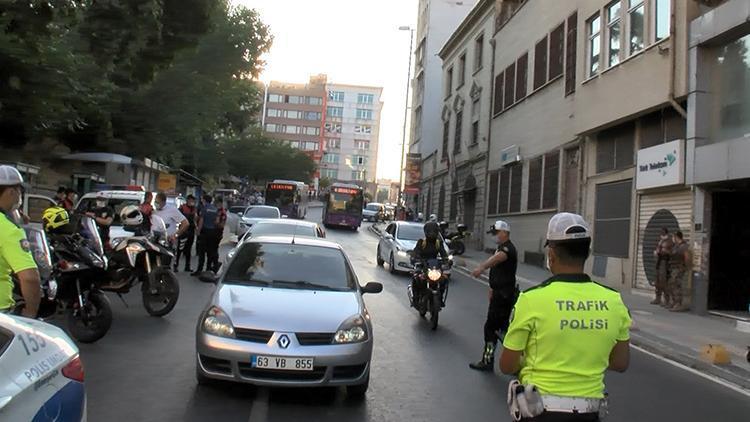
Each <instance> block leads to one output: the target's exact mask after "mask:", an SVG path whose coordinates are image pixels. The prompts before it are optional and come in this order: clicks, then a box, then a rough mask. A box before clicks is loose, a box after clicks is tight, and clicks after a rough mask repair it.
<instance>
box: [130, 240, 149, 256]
mask: <svg viewBox="0 0 750 422" xmlns="http://www.w3.org/2000/svg"><path fill="white" fill-rule="evenodd" d="M125 250H126V251H127V252H128V254H132V255H138V254H139V253H141V252H143V251H145V250H146V248H144V247H143V245H141V244H140V243H131V244H130V245H128V247H127V248H125Z"/></svg>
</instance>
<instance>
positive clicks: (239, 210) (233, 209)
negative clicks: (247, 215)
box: [229, 207, 245, 214]
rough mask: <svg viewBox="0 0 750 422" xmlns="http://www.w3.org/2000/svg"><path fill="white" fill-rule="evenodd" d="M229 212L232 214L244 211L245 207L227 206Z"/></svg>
mask: <svg viewBox="0 0 750 422" xmlns="http://www.w3.org/2000/svg"><path fill="white" fill-rule="evenodd" d="M229 212H231V213H232V214H239V213H241V212H242V213H244V212H245V207H229Z"/></svg>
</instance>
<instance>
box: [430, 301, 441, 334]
mask: <svg viewBox="0 0 750 422" xmlns="http://www.w3.org/2000/svg"><path fill="white" fill-rule="evenodd" d="M440 302H441V300H440V296H438V295H433V296H432V298H431V300H430V326H431V327H432V330H433V331H434V330H437V327H438V316H439V315H440V308H441V307H442V306H441V305H442V304H441V303H440Z"/></svg>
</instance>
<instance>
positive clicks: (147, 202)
mask: <svg viewBox="0 0 750 422" xmlns="http://www.w3.org/2000/svg"><path fill="white" fill-rule="evenodd" d="M153 200H154V196H153V194H152V193H151V192H146V195H145V196H144V197H143V202H141V205H140V206H139V209H140V210H141V214H143V229H144V230H146V231H147V232H148V231H151V215H152V214H153V213H154V206H153V205H152V202H153Z"/></svg>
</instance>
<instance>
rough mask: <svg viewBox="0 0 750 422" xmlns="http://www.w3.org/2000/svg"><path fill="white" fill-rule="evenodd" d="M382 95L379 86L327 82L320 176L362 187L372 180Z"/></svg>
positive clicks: (378, 137) (372, 182) (375, 165)
mask: <svg viewBox="0 0 750 422" xmlns="http://www.w3.org/2000/svg"><path fill="white" fill-rule="evenodd" d="M382 94H383V89H382V88H378V87H370V86H357V85H342V84H328V85H327V87H326V110H325V124H324V133H323V135H324V137H325V146H324V150H325V154H324V155H323V160H322V162H321V177H326V178H328V179H330V180H331V181H339V182H351V183H357V184H359V185H361V186H363V187H365V186H367V184H368V183H369V184H374V183H375V181H376V175H377V169H378V144H379V142H378V141H379V139H380V114H381V110H382V109H383V102H382V101H381V96H382ZM373 190H374V189H373ZM371 195H373V198H374V195H375V192H374V191H373V192H371Z"/></svg>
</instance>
